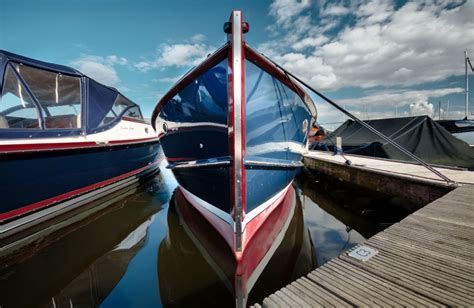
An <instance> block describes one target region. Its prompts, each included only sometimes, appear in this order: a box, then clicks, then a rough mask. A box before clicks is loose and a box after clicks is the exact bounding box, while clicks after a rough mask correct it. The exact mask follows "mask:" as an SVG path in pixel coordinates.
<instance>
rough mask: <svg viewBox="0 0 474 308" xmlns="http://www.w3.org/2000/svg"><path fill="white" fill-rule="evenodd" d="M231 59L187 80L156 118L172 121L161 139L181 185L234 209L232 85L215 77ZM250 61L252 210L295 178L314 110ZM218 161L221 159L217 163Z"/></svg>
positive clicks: (248, 186) (248, 181) (248, 176)
mask: <svg viewBox="0 0 474 308" xmlns="http://www.w3.org/2000/svg"><path fill="white" fill-rule="evenodd" d="M226 65H227V62H226V60H224V61H223V62H221V63H219V64H217V65H215V66H214V67H213V68H211V69H210V70H209V71H207V72H206V73H204V74H203V75H202V76H200V77H199V78H197V80H196V82H195V83H192V84H190V85H189V86H187V87H185V88H184V89H183V90H182V91H181V92H180V93H178V95H176V96H175V97H174V98H173V99H172V100H171V101H170V102H169V103H168V104H166V105H165V106H164V108H163V109H162V110H161V113H160V116H159V120H158V121H157V122H159V123H160V124H161V126H162V127H165V128H166V129H165V133H164V135H163V137H162V138H161V144H162V146H163V150H164V153H165V155H166V157H167V158H168V162H169V163H170V168H171V169H172V170H173V172H174V174H175V176H176V178H177V180H178V182H179V184H180V185H181V186H182V187H184V188H185V189H186V190H188V191H189V192H191V193H193V194H194V195H196V196H198V197H199V198H200V199H203V200H204V201H206V202H208V203H210V204H211V205H213V206H214V207H217V208H219V209H221V210H223V211H224V212H226V213H231V212H232V210H233V202H232V199H231V191H232V189H231V187H232V181H233V177H232V158H231V157H232V149H231V148H230V147H229V144H230V141H229V135H230V131H231V129H230V128H229V125H228V117H229V113H228V111H229V110H228V104H227V88H226V86H227V85H226V84H224V83H219V81H217V80H216V79H217V77H216V76H217V75H218V74H219V73H221V72H222V70H223V69H225V67H226ZM245 65H246V84H245V88H246V89H247V90H248V92H247V95H246V100H245V127H246V128H245V132H246V133H245V140H246V143H245V145H244V148H245V155H244V157H243V158H244V169H245V183H244V185H245V191H246V193H245V198H246V199H245V204H246V212H247V213H248V212H250V211H252V210H253V209H255V208H256V207H258V206H259V205H261V204H262V203H264V202H265V201H267V200H269V199H270V198H271V197H273V196H274V195H276V194H277V193H278V192H280V191H281V190H283V189H284V188H285V187H286V186H288V185H289V184H290V183H291V181H292V180H293V178H294V176H295V173H296V169H297V168H298V167H299V166H301V160H302V153H303V151H304V149H305V145H306V140H307V130H308V129H309V123H311V120H312V115H311V113H310V111H309V110H308V109H307V108H306V106H305V104H304V103H303V101H302V99H301V98H300V97H299V96H298V95H297V94H296V93H295V92H293V91H292V90H291V89H289V88H288V86H286V85H284V84H282V83H278V80H276V79H275V78H273V77H272V75H271V74H269V73H267V72H265V71H264V70H262V69H261V68H260V67H258V66H257V65H256V64H254V63H252V62H251V61H248V60H246V63H245ZM210 80H214V81H213V83H212V82H210ZM196 84H197V85H198V86H197V85H196ZM160 124H158V125H160ZM169 127H172V129H168V128H169ZM158 128H161V127H158ZM216 161H218V162H219V163H218V164H214V162H216Z"/></svg>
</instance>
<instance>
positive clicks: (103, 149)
mask: <svg viewBox="0 0 474 308" xmlns="http://www.w3.org/2000/svg"><path fill="white" fill-rule="evenodd" d="M0 75H1V76H2V79H1V81H0V89H1V100H0V170H1V177H0V195H1V196H2V200H1V201H0V238H2V237H5V236H7V235H9V234H11V233H13V232H16V231H19V230H21V229H25V228H28V227H29V226H31V225H32V224H35V223H37V222H41V221H43V220H45V218H46V217H52V216H55V215H58V214H59V213H63V212H65V211H68V210H70V209H73V208H75V207H77V206H80V205H82V204H84V203H85V202H87V201H91V200H92V199H94V198H98V197H100V196H103V195H104V194H106V193H109V192H112V191H114V190H117V189H119V188H120V187H123V186H124V185H127V183H128V184H130V183H131V182H133V181H136V180H137V179H138V178H139V177H140V176H142V175H145V174H149V173H151V172H152V171H156V170H157V158H158V149H159V140H158V135H157V133H156V132H155V131H154V130H153V128H152V127H151V125H149V124H147V123H146V122H145V121H144V119H143V116H142V113H141V111H140V108H139V106H138V105H137V104H135V103H133V102H132V101H130V100H129V99H127V98H126V97H125V96H124V95H122V94H121V93H119V92H118V91H117V90H116V89H114V88H110V87H107V86H104V85H102V84H100V83H98V82H97V81H95V80H93V79H91V78H89V77H87V76H85V75H83V74H82V73H80V72H78V71H77V70H74V69H72V68H69V67H65V66H61V65H56V64H51V63H45V62H41V61H37V60H33V59H29V58H26V57H22V56H19V55H16V54H12V53H9V52H6V51H0Z"/></svg>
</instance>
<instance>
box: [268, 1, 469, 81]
mask: <svg viewBox="0 0 474 308" xmlns="http://www.w3.org/2000/svg"><path fill="white" fill-rule="evenodd" d="M277 3H280V1H275V2H274V3H273V4H272V6H271V7H270V12H275V8H274V6H276V4H277ZM280 4H281V3H280ZM322 5H323V6H324V3H323V4H322ZM341 5H342V4H340V3H336V4H335V5H331V4H329V5H327V6H326V8H325V9H326V10H327V12H329V13H330V12H331V10H334V12H336V11H338V10H339V11H340V12H341V14H342V11H344V10H343V9H339V7H341ZM456 5H457V6H456ZM332 7H335V8H336V7H337V8H338V9H332ZM347 7H348V8H349V7H350V8H351V12H352V14H353V16H354V17H355V18H356V22H355V24H353V25H349V24H346V25H345V28H341V31H340V32H339V33H338V34H337V35H336V36H335V37H332V38H328V40H327V41H324V40H321V38H323V37H327V35H325V34H324V31H327V29H328V28H329V29H330V28H332V29H334V27H335V26H337V25H338V24H339V23H340V19H338V17H337V16H333V17H331V18H323V19H322V20H320V22H319V23H318V24H316V23H315V22H314V21H313V20H309V22H308V21H305V27H306V28H304V29H303V31H302V30H301V29H300V30H299V31H298V32H297V33H296V34H295V32H291V33H288V34H284V35H283V37H282V38H279V39H273V40H272V41H271V42H267V43H266V44H262V45H261V46H262V47H266V48H267V49H268V50H271V51H272V53H273V55H272V56H273V57H274V58H275V60H277V58H278V59H279V60H280V61H283V62H280V61H278V62H279V63H280V64H282V65H283V66H284V67H286V68H288V69H289V70H290V71H291V72H292V73H295V74H296V75H299V76H301V77H303V78H304V79H305V80H307V81H311V85H313V86H315V87H317V88H318V89H322V90H325V89H332V90H335V89H338V88H343V87H350V86H355V87H363V88H370V87H374V86H380V85H383V86H393V85H403V86H411V85H415V84H422V83H425V82H432V81H439V80H443V79H445V78H447V77H449V76H453V75H461V74H462V73H463V67H462V66H463V51H464V50H465V49H466V48H468V49H472V48H473V47H474V18H472V12H474V1H473V0H468V1H466V2H460V1H457V2H456V3H454V2H452V1H451V2H450V1H417V2H408V3H406V4H405V5H403V6H402V7H401V8H398V10H396V9H395V7H394V5H393V4H392V2H391V1H375V0H372V1H365V0H362V1H354V2H352V3H351V4H350V6H347ZM325 9H322V11H321V14H329V13H324V12H325V11H324V10H325ZM309 10H310V9H309V8H308V7H307V6H304V8H303V9H298V10H296V11H298V12H299V13H298V14H300V16H302V17H308V15H307V13H308V11H309ZM296 11H295V10H293V11H292V12H293V13H294V12H296ZM293 13H291V14H287V15H284V14H283V13H281V14H279V15H278V14H276V13H272V14H273V15H274V16H276V19H277V21H278V18H280V19H281V18H283V19H285V20H289V21H288V22H293V24H292V25H293V27H294V28H297V26H298V18H297V17H295V16H294V15H293ZM282 16H283V17H282ZM286 16H291V17H286ZM288 32H290V31H288ZM285 49H286V50H285ZM302 50H305V52H302ZM295 51H297V52H299V53H300V56H299V57H298V65H296V64H294V63H292V62H291V61H292V60H291V59H292V58H294V54H295ZM278 55H280V56H279V57H278ZM275 56H277V57H275ZM285 60H286V61H285Z"/></svg>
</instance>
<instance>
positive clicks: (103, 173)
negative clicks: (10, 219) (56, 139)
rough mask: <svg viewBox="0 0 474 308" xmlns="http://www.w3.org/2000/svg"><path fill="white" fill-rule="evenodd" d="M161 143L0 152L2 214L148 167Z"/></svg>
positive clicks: (154, 158)
mask: <svg viewBox="0 0 474 308" xmlns="http://www.w3.org/2000/svg"><path fill="white" fill-rule="evenodd" d="M159 146H160V145H159V143H158V142H157V141H153V142H147V143H140V144H128V145H115V146H102V147H94V148H83V149H74V150H58V151H41V152H32V153H16V154H13V153H11V154H3V155H0V170H1V171H2V176H1V177H0V195H1V196H2V201H1V202H0V215H2V214H3V216H5V213H8V212H10V211H13V210H18V209H21V208H23V207H25V206H28V205H31V204H34V203H37V202H41V201H43V200H46V199H49V198H53V197H56V196H59V195H62V194H66V193H69V192H71V191H74V190H76V189H81V188H84V187H87V186H90V185H94V184H96V183H99V182H102V181H106V180H109V179H112V178H115V177H119V176H121V175H123V174H126V173H129V172H132V171H134V170H137V169H140V168H143V167H146V166H147V165H149V164H150V163H152V162H154V161H156V160H157V157H158V152H159V151H158V150H159ZM46 206H47V205H46Z"/></svg>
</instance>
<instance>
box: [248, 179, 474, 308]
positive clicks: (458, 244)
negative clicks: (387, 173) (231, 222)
mask: <svg viewBox="0 0 474 308" xmlns="http://www.w3.org/2000/svg"><path fill="white" fill-rule="evenodd" d="M360 246H368V247H371V248H373V249H376V250H377V252H378V253H377V254H375V255H374V256H373V257H372V258H370V259H369V260H367V261H359V260H357V259H354V258H352V257H351V256H349V253H350V251H353V250H354V249H357V248H358V247H360ZM350 251H347V252H344V253H343V254H341V255H340V256H339V257H337V258H335V259H333V260H331V261H330V262H328V263H326V264H325V265H323V266H322V267H320V268H318V269H316V270H314V271H313V272H311V273H310V274H308V275H307V276H306V277H301V278H299V279H298V280H296V281H294V282H293V283H291V284H290V285H288V286H286V287H284V288H282V289H281V290H279V291H277V292H276V293H274V294H272V295H270V296H269V297H267V298H265V299H264V301H263V303H262V305H263V306H264V307H288V306H303V307H306V306H312V307H317V306H324V307H327V306H337V307H345V306H384V307H385V306H394V307H401V306H430V307H437V306H472V305H474V186H471V185H464V186H460V187H458V188H456V189H455V190H453V191H452V192H450V193H448V194H447V195H445V196H444V197H442V198H440V199H438V200H436V201H434V202H432V203H430V204H428V205H427V206H425V207H424V208H422V209H420V210H418V211H416V212H415V213H413V214H412V215H410V216H408V217H407V218H405V219H404V220H402V221H401V222H399V223H397V224H395V225H393V226H391V227H389V228H388V229H386V230H385V231H383V232H380V233H378V234H377V235H375V236H373V237H372V238H370V239H369V240H367V241H366V242H365V243H363V244H361V245H358V246H356V247H354V248H353V249H351V250H350ZM257 306H259V305H257Z"/></svg>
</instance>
